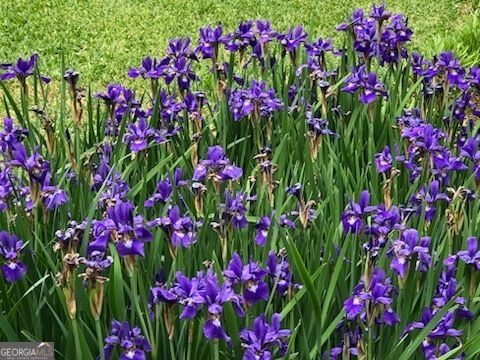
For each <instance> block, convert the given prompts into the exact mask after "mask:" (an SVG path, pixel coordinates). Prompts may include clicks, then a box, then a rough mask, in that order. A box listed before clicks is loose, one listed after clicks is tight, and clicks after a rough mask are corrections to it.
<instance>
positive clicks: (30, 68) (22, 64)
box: [0, 54, 39, 81]
mask: <svg viewBox="0 0 480 360" xmlns="http://www.w3.org/2000/svg"><path fill="white" fill-rule="evenodd" d="M38 58H39V56H38V54H33V55H32V56H30V58H29V59H22V58H19V59H18V60H17V63H16V64H2V65H0V70H3V72H2V73H1V74H0V80H10V79H13V78H15V77H16V78H18V79H19V80H21V81H24V80H25V79H26V78H27V77H29V76H30V75H33V73H34V72H35V67H36V66H37V61H38Z"/></svg>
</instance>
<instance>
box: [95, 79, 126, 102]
mask: <svg viewBox="0 0 480 360" xmlns="http://www.w3.org/2000/svg"><path fill="white" fill-rule="evenodd" d="M125 91H126V89H125V88H124V87H123V86H122V85H120V84H108V86H107V91H106V92H104V93H97V94H96V95H95V96H96V97H97V98H99V99H102V100H103V101H105V103H107V104H109V105H111V104H117V103H121V102H122V101H124V100H125V97H124V95H125Z"/></svg>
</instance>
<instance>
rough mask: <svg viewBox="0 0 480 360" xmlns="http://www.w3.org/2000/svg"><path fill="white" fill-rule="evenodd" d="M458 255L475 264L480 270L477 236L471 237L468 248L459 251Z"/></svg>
mask: <svg viewBox="0 0 480 360" xmlns="http://www.w3.org/2000/svg"><path fill="white" fill-rule="evenodd" d="M457 256H458V258H459V259H460V260H462V261H463V262H464V263H465V264H468V265H472V266H475V267H476V268H477V270H480V250H479V249H478V240H477V238H476V237H473V236H471V237H469V238H468V239H467V250H462V251H459V252H458V253H457Z"/></svg>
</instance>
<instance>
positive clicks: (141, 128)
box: [123, 118, 166, 153]
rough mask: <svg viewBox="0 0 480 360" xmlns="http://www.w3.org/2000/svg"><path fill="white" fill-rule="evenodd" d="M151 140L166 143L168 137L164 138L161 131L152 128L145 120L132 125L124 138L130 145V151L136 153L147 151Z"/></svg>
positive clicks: (139, 120) (142, 119) (141, 119)
mask: <svg viewBox="0 0 480 360" xmlns="http://www.w3.org/2000/svg"><path fill="white" fill-rule="evenodd" d="M150 140H155V142H157V143H162V142H165V141H166V137H165V136H162V134H161V132H160V131H158V130H155V129H152V128H150V127H149V126H148V122H147V119H145V118H140V119H138V120H137V121H136V122H135V123H133V124H130V125H129V126H128V130H127V133H126V134H125V136H124V138H123V142H124V143H126V144H128V145H129V146H130V150H131V151H132V152H134V153H138V152H140V151H143V150H145V149H146V148H147V146H148V142H149V141H150Z"/></svg>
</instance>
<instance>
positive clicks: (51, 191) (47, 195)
mask: <svg viewBox="0 0 480 360" xmlns="http://www.w3.org/2000/svg"><path fill="white" fill-rule="evenodd" d="M49 183H50V181H48V184H49ZM41 196H42V199H43V204H44V205H45V208H47V209H48V210H55V209H57V208H58V207H60V206H61V205H64V204H66V203H67V202H68V197H67V193H66V192H65V191H64V190H62V189H60V188H59V187H58V186H52V185H44V186H43V188H42V191H41Z"/></svg>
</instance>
